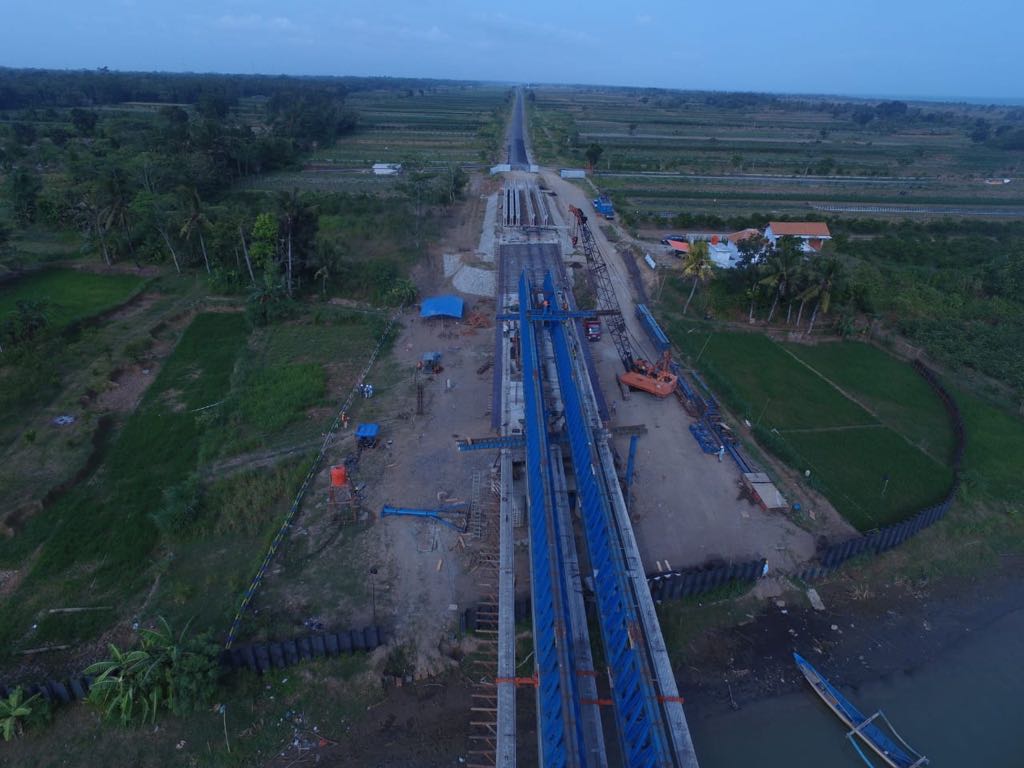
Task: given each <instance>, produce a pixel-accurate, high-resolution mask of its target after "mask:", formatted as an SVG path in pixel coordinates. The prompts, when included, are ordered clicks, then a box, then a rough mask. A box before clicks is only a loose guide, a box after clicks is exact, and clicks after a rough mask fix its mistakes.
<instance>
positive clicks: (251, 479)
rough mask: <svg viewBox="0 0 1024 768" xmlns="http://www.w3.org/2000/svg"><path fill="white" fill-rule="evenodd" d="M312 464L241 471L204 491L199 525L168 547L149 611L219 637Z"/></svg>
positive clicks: (300, 461)
mask: <svg viewBox="0 0 1024 768" xmlns="http://www.w3.org/2000/svg"><path fill="white" fill-rule="evenodd" d="M310 460H311V459H310V457H302V458H298V459H293V460H291V461H287V462H282V463H280V464H278V465H276V466H273V467H265V468H259V469H253V470H248V471H243V472H238V473H235V474H230V475H227V476H224V477H220V478H217V479H214V480H212V481H211V482H209V483H208V484H206V485H205V486H203V488H202V490H201V493H200V498H199V502H198V507H199V512H198V519H197V520H196V521H195V523H194V524H193V525H192V526H191V527H190V528H189V529H188V530H186V531H184V532H183V534H182V535H180V536H178V537H174V538H172V539H170V540H169V541H167V542H166V545H165V549H166V551H167V557H166V559H165V560H164V561H163V563H162V565H161V566H159V570H161V579H160V584H159V590H158V591H157V593H156V594H155V596H154V601H153V606H152V612H153V613H154V614H158V615H161V616H164V617H166V618H168V619H169V620H171V621H172V622H176V623H178V624H184V622H186V621H188V620H190V619H191V620H193V621H194V623H195V624H196V626H198V627H209V628H211V629H213V631H214V633H215V634H218V633H219V632H220V631H223V630H224V629H225V628H226V627H227V626H228V625H229V624H230V622H231V618H232V617H233V616H234V613H235V610H236V608H237V607H238V601H239V599H240V597H241V595H242V594H243V593H244V591H245V589H246V587H247V586H248V584H249V580H250V578H251V577H252V574H253V573H255V572H256V569H257V568H258V567H259V564H260V561H261V559H262V557H263V555H264V554H265V552H266V549H267V547H268V546H269V538H270V536H271V533H272V532H273V531H275V530H276V529H277V527H278V526H279V525H280V521H281V518H282V517H283V516H284V514H285V512H286V511H287V509H288V507H289V505H290V504H291V501H292V498H293V496H294V494H295V490H296V489H297V488H298V486H299V484H300V483H301V482H302V478H303V477H304V476H305V474H306V471H307V470H308V469H309V463H310Z"/></svg>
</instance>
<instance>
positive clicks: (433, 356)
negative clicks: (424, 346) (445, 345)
mask: <svg viewBox="0 0 1024 768" xmlns="http://www.w3.org/2000/svg"><path fill="white" fill-rule="evenodd" d="M418 367H419V368H420V369H421V370H423V371H426V372H427V373H440V372H441V371H443V370H444V369H443V368H442V367H441V353H440V352H426V353H424V355H423V358H422V359H421V360H420V364H419V366H418Z"/></svg>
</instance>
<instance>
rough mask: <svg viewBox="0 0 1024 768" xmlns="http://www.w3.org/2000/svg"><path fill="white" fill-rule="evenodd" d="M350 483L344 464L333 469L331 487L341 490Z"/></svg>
mask: <svg viewBox="0 0 1024 768" xmlns="http://www.w3.org/2000/svg"><path fill="white" fill-rule="evenodd" d="M347 482H348V471H347V470H346V469H345V466H344V465H343V464H339V465H338V466H336V467H331V485H333V486H334V487H335V488H340V487H341V486H343V485H344V484H345V483H347Z"/></svg>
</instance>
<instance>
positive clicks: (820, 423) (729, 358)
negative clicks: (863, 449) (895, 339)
mask: <svg viewBox="0 0 1024 768" xmlns="http://www.w3.org/2000/svg"><path fill="white" fill-rule="evenodd" d="M690 330H691V326H687V325H683V324H674V325H672V326H670V332H669V334H670V336H671V338H672V339H673V341H675V342H676V343H677V344H680V346H681V347H682V348H683V349H684V350H686V351H687V352H689V353H692V354H695V355H700V365H699V367H700V368H701V369H702V370H707V371H709V372H714V373H716V374H719V375H721V376H723V377H725V378H727V379H728V381H729V383H730V385H731V388H732V390H733V395H732V397H731V399H730V402H731V404H733V405H734V406H735V405H739V406H740V407H739V408H738V410H739V412H740V413H739V415H742V416H744V417H745V418H747V419H749V420H750V421H751V422H754V421H761V422H762V423H766V424H770V425H772V426H775V427H778V428H780V429H782V428H785V429H821V428H826V427H846V426H863V425H868V424H876V423H877V419H875V418H874V417H873V416H872V415H871V414H869V413H868V412H867V411H865V410H864V409H863V408H861V407H860V406H859V405H857V404H856V403H854V402H852V401H851V400H849V399H848V398H846V397H843V395H842V394H841V393H840V392H838V391H837V390H836V388H835V387H833V386H831V385H829V384H828V383H827V382H825V381H822V380H821V379H820V378H819V377H817V376H814V375H813V374H811V373H810V372H809V371H807V370H806V369H804V368H803V367H802V366H800V365H799V364H798V363H796V362H795V361H794V360H793V359H792V358H790V357H789V355H787V354H786V351H785V350H784V349H783V348H781V347H780V346H779V345H778V344H775V343H774V342H773V341H771V340H770V339H768V338H767V337H765V336H761V335H760V334H754V333H722V332H714V331H712V332H709V333H705V332H704V331H703V330H702V329H699V328H698V329H697V330H694V332H693V333H690V332H689V331H690ZM701 352H703V354H701Z"/></svg>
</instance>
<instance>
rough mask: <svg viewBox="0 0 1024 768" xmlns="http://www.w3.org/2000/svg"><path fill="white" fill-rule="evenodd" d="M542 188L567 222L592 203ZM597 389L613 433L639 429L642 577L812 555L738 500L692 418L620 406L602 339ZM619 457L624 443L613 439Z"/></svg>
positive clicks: (798, 536) (627, 300) (610, 353)
mask: <svg viewBox="0 0 1024 768" xmlns="http://www.w3.org/2000/svg"><path fill="white" fill-rule="evenodd" d="M543 177H544V180H545V182H546V183H547V184H548V185H549V186H550V187H551V188H552V189H553V190H555V191H556V192H557V199H558V201H559V205H560V206H562V208H563V214H564V215H565V216H566V218H567V220H568V216H567V210H566V206H567V204H569V203H571V204H572V205H575V206H577V207H579V208H581V209H582V210H584V211H586V212H588V213H589V212H590V211H591V205H590V202H589V201H588V200H587V196H586V194H585V193H584V191H583V190H582V189H580V188H579V187H578V186H576V185H574V184H572V183H570V182H567V181H564V180H562V179H561V178H559V177H558V175H557V174H555V173H552V172H545V173H543ZM596 222H597V219H596V218H594V219H593V220H592V226H591V231H592V232H593V235H594V239H595V241H596V242H597V245H598V247H599V248H600V249H601V251H602V253H603V254H604V257H605V260H606V262H607V264H608V271H609V273H610V274H611V275H612V282H613V285H614V286H615V290H616V295H617V297H618V300H619V304H620V306H622V308H623V315H624V317H625V320H626V325H627V328H628V329H629V332H630V335H631V336H632V341H633V344H634V345H635V346H636V347H637V348H638V349H639V351H640V352H641V353H642V354H643V355H644V356H646V357H647V358H648V359H652V358H653V356H654V350H653V348H652V347H651V344H650V343H649V342H648V340H647V337H646V334H645V332H644V331H643V329H642V327H641V326H640V323H639V321H638V320H637V319H636V317H635V315H634V313H633V311H632V309H633V307H634V305H635V299H634V296H633V294H632V291H631V289H630V280H629V275H628V272H627V271H626V268H625V265H624V264H623V263H622V260H621V258H620V257H619V255H618V252H617V251H616V250H615V248H614V247H613V246H612V244H611V243H610V242H609V241H608V238H607V237H606V235H605V233H604V232H603V231H602V230H601V228H600V227H598V226H596ZM591 351H592V352H593V353H594V357H595V362H596V363H597V367H598V371H599V376H600V379H601V386H602V388H603V389H604V392H605V396H606V398H607V399H608V400H609V402H612V401H615V415H614V416H613V417H612V426H617V425H634V424H643V425H645V426H646V427H647V433H646V434H645V435H643V436H642V437H640V443H639V446H638V455H637V462H636V474H635V479H634V486H633V494H632V495H633V502H632V507H631V508H630V511H631V516H632V517H633V519H634V522H635V524H636V525H635V531H636V538H637V542H638V545H639V547H640V553H641V556H642V557H643V558H644V565H645V567H646V569H647V572H648V573H654V572H656V571H657V570H658V565H657V564H658V563H659V562H661V563H662V567H666V566H665V564H666V563H667V567H669V568H685V567H690V566H697V565H703V564H705V563H706V562H708V561H709V560H712V559H716V558H721V559H725V560H729V561H741V560H749V559H754V558H759V557H764V558H766V559H767V560H768V563H769V567H770V568H771V569H775V568H783V569H789V568H792V567H793V566H795V565H796V564H797V563H800V562H804V561H806V560H808V559H810V558H811V557H812V556H813V555H814V550H815V542H814V534H812V533H810V532H808V531H806V530H803V529H801V528H799V527H798V526H796V525H795V524H794V523H792V522H791V521H790V520H788V519H787V518H786V517H785V515H782V514H779V513H768V512H764V511H763V510H761V509H760V508H758V507H756V506H754V505H752V504H751V503H750V502H748V501H746V500H745V499H742V498H740V494H739V481H740V472H739V469H738V468H737V466H736V465H735V463H733V462H732V461H731V460H728V459H727V460H726V461H724V462H721V463H720V462H719V461H718V460H717V458H716V457H715V456H709V455H708V454H705V453H703V452H702V451H701V449H700V447H699V446H698V444H697V442H696V441H695V440H694V439H693V437H692V436H691V434H690V432H689V425H690V423H691V421H692V420H691V419H690V417H689V416H688V415H687V414H686V412H685V411H684V410H683V409H682V407H681V406H680V405H679V403H678V402H677V401H676V400H675V399H674V398H668V399H665V400H659V399H657V398H654V397H651V396H648V395H645V394H643V393H639V392H637V393H633V395H632V396H631V397H630V398H629V400H628V401H623V400H622V398H621V396H620V393H619V389H618V385H617V384H616V379H615V377H616V376H617V374H618V373H619V372H621V370H622V367H621V363H620V362H619V359H618V356H617V354H616V351H615V347H614V345H613V344H612V342H611V340H610V339H608V338H607V334H606V335H605V338H603V339H602V340H601V341H600V342H597V343H594V344H592V345H591ZM616 448H617V450H618V452H619V454H620V456H623V457H625V456H626V453H627V451H628V438H621V439H619V440H617V445H616Z"/></svg>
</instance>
